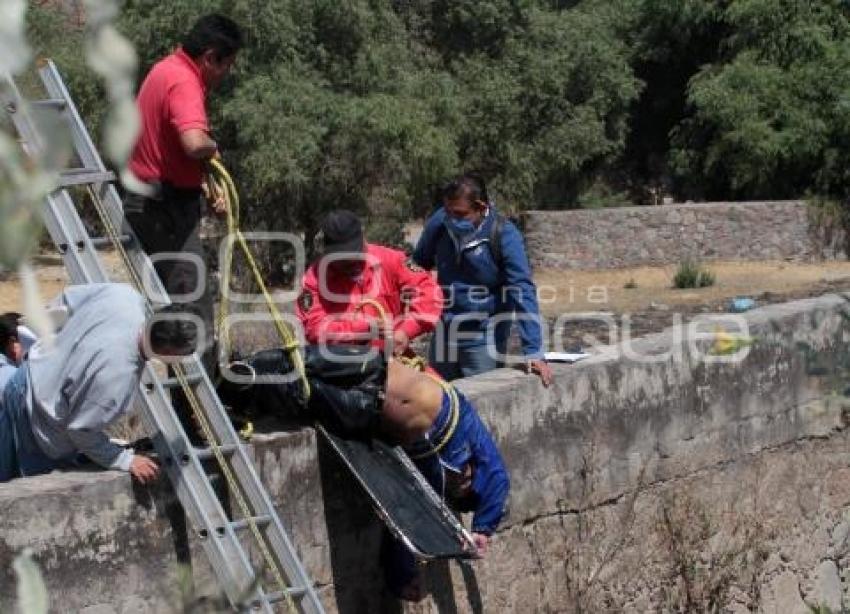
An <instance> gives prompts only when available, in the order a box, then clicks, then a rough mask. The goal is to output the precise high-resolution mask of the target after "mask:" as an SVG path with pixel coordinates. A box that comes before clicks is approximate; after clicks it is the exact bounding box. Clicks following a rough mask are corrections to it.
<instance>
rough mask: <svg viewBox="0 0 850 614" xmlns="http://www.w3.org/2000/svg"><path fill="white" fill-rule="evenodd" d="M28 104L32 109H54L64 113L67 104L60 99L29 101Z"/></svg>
mask: <svg viewBox="0 0 850 614" xmlns="http://www.w3.org/2000/svg"><path fill="white" fill-rule="evenodd" d="M30 104H31V105H32V106H34V107H54V108H56V109H59V110H60V111H64V110H65V108H66V107H67V106H68V102H67V101H66V100H63V99H61V98H45V99H44V100H31V101H30Z"/></svg>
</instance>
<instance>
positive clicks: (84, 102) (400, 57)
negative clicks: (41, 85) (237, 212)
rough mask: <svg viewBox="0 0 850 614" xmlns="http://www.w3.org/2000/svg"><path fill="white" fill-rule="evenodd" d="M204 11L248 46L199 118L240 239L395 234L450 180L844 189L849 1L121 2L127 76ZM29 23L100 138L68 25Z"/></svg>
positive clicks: (536, 192)
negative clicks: (211, 136)
mask: <svg viewBox="0 0 850 614" xmlns="http://www.w3.org/2000/svg"><path fill="white" fill-rule="evenodd" d="M210 11H220V12H223V13H226V14H229V15H230V16H232V17H233V18H235V19H236V20H237V21H238V22H239V23H240V24H241V25H242V26H243V27H244V29H245V30H246V32H247V34H248V38H249V41H248V48H247V49H246V50H245V52H244V53H243V54H241V56H240V58H239V61H238V65H237V69H236V71H235V74H234V75H233V77H232V78H231V79H230V80H229V82H228V83H227V84H226V85H225V87H224V88H223V89H222V90H221V91H219V92H217V93H216V94H215V95H213V97H212V98H211V100H210V105H211V114H212V123H213V126H214V127H215V131H216V138H217V140H218V141H219V142H220V143H221V144H222V145H223V148H224V151H225V158H226V161H227V163H228V165H229V166H230V167H231V169H232V171H233V173H234V175H235V177H236V178H237V180H238V183H239V185H240V188H241V190H242V192H243V198H244V200H245V201H246V202H247V203H249V210H248V217H249V223H250V224H251V225H252V226H253V227H255V228H268V229H280V230H303V231H305V233H306V235H307V237H308V239H309V237H310V236H311V235H312V233H313V232H314V231H315V228H316V224H317V221H318V219H320V217H321V215H322V213H323V212H324V211H326V210H328V209H330V208H335V207H341V206H344V207H348V208H351V209H355V210H357V211H359V212H361V213H363V214H364V215H366V216H367V217H368V219H369V222H370V234H371V236H372V237H373V238H375V239H379V240H385V241H389V240H394V239H396V238H398V236H399V233H398V231H399V228H400V225H401V223H402V222H403V221H404V220H406V219H409V218H410V217H412V216H414V215H422V214H424V213H427V211H428V210H429V209H430V206H431V204H432V203H433V198H434V190H435V187H436V186H437V185H439V183H440V182H441V181H442V180H444V179H445V178H446V177H447V176H450V175H452V174H454V173H456V172H458V171H460V170H466V169H476V170H480V171H482V172H484V174H485V175H486V176H487V177H488V178H489V179H490V183H491V185H492V188H493V190H492V191H493V192H494V195H495V199H496V200H497V202H498V203H499V204H500V205H501V206H502V207H503V208H505V209H508V210H511V211H514V212H515V211H517V210H520V209H525V208H569V207H577V206H605V205H606V204H622V203H623V202H635V203H641V202H645V201H646V200H647V198H646V196H647V192H648V188H650V187H654V188H657V189H659V190H660V191H661V192H663V193H664V194H666V195H672V196H674V197H676V198H678V199H683V200H684V199H694V200H696V199H746V198H796V197H801V196H803V195H805V194H808V193H816V194H819V195H823V196H829V197H832V198H838V199H844V198H846V196H847V194H846V193H847V185H848V181H847V179H848V177H847V172H848V171H847V170H846V169H847V168H848V161H849V160H848V159H847V158H848V145H850V119H848V117H850V37H848V34H850V8H848V3H846V2H844V1H843V0H818V1H816V2H812V1H811V0H715V1H712V2H705V1H703V0H344V1H342V0H265V1H260V0H231V1H227V2H225V1H223V0H169V1H167V2H166V1H165V0H162V1H154V0H127V2H125V6H124V11H123V14H122V17H121V21H120V25H121V28H122V30H123V31H124V32H125V33H126V34H127V35H128V36H129V37H130V38H131V40H133V42H134V43H135V44H136V48H137V50H138V52H139V54H140V58H141V63H142V70H143V72H142V73H141V74H142V75H143V74H144V71H146V70H147V69H148V68H149V67H150V66H151V65H152V63H153V62H155V61H156V60H157V59H158V58H160V57H162V56H163V55H165V54H166V53H168V52H169V51H170V50H171V49H172V48H173V47H174V45H175V44H176V42H177V41H178V40H179V37H180V35H181V34H182V33H183V31H184V30H186V29H187V28H188V26H189V25H190V24H191V23H192V21H193V20H194V19H195V18H196V17H197V16H199V15H201V14H204V13H206V12H210ZM30 29H31V33H32V35H31V38H32V39H33V41H34V44H35V47H36V48H37V49H38V51H39V52H41V53H45V54H50V55H52V56H53V57H54V58H56V60H57V61H58V63H59V65H60V68H61V69H62V71H63V72H64V73H65V74H66V75H67V76H68V78H69V81H70V85H71V88H72V90H73V94H74V96H75V97H76V99H77V101H78V104H79V105H80V107H81V110H82V111H83V113H84V115H85V116H86V117H87V118H88V120H89V122H90V124H91V125H92V126H94V127H95V128H96V127H97V125H98V124H99V122H100V120H101V117H102V113H103V109H104V106H105V105H104V102H103V95H102V92H101V91H100V90H99V89H98V87H97V86H96V85H95V83H96V81H95V80H94V79H92V78H91V76H90V75H86V69H85V67H84V62H83V60H82V54H81V51H80V44H79V39H80V36H79V32H77V31H76V30H75V29H74V26H73V25H72V24H71V22H69V21H68V20H67V19H63V17H62V16H61V15H59V14H57V13H56V10H55V9H51V8H45V7H39V6H37V5H36V4H33V6H32V7H31V11H30Z"/></svg>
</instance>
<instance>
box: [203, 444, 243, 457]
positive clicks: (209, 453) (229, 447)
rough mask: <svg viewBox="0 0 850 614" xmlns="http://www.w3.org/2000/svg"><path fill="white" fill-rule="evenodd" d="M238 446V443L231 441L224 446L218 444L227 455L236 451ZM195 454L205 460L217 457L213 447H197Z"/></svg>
mask: <svg viewBox="0 0 850 614" xmlns="http://www.w3.org/2000/svg"><path fill="white" fill-rule="evenodd" d="M236 447H237V446H236V444H232V443H229V444H225V445H223V446H218V449H219V450H220V451H221V453H222V454H224V455H225V456H229V455H231V454H233V453H234V452H236ZM195 455H196V456H197V457H198V459H200V460H202V461H205V460H209V459H211V458H215V451H214V450H213V448H200V449H198V448H195Z"/></svg>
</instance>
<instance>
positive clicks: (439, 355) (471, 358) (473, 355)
mask: <svg viewBox="0 0 850 614" xmlns="http://www.w3.org/2000/svg"><path fill="white" fill-rule="evenodd" d="M510 330H511V327H510V322H501V323H500V324H499V325H498V326H496V328H495V331H493V330H491V331H490V332H489V333H488V331H487V330H486V328H485V329H484V330H476V331H469V330H465V329H464V328H463V327H460V329H459V330H458V333H457V338H455V339H452V338H451V337H452V336H453V335H452V330H451V325H450V324H449V322H448V321H446V320H441V321H440V322H439V324H438V325H437V329H436V330H435V331H434V336H433V337H432V338H431V346H430V347H429V349H428V363H429V364H430V365H431V366H432V367H433V368H434V370H435V371H436V372H437V373H439V374H440V376H441V377H442V378H443V379H444V380H446V381H452V380H455V379H459V378H461V377H472V376H473V375H478V374H480V373H486V372H487V371H492V370H493V369H498V368H500V367H502V366H504V365H503V363H502V361H501V360H500V358H501V357H502V356H504V354H505V349H506V347H507V340H508V336H509V335H510Z"/></svg>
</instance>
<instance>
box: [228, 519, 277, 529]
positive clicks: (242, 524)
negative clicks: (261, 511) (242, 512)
mask: <svg viewBox="0 0 850 614" xmlns="http://www.w3.org/2000/svg"><path fill="white" fill-rule="evenodd" d="M251 520H253V521H254V524H255V525H257V526H258V527H264V526H266V525H267V524H269V523H270V522H271V521H272V517H271V516H255V517H254V518H252V519H251ZM230 526H231V527H232V528H233V530H234V531H242V530H243V529H247V528H248V519H247V518H243V519H242V520H234V521H233V522H231V523H230Z"/></svg>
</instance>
